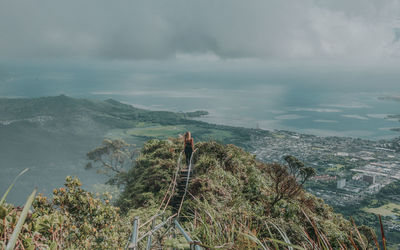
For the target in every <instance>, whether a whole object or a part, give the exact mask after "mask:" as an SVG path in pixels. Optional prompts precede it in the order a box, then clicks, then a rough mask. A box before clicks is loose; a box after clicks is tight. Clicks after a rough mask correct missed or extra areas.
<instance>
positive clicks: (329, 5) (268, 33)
mask: <svg viewBox="0 0 400 250" xmlns="http://www.w3.org/2000/svg"><path fill="white" fill-rule="evenodd" d="M399 7H400V3H399V0H381V1H375V0H354V1H345V0H318V1H317V0H301V1H294V0H292V1H281V0H253V1H241V0H219V1H215V0H204V1H191V0H185V1H184V0H170V1H151V0H149V1H106V0H87V1H78V0H70V1H52V0H38V1H34V2H33V1H29V0H20V1H12V0H5V1H1V3H0V34H1V39H0V54H1V55H2V56H3V57H7V58H43V57H44V58H65V57H67V58H70V57H88V58H100V59H106V60H109V59H134V60H137V59H165V58H175V57H176V56H178V57H185V55H189V57H190V56H191V55H206V58H211V59H213V58H222V59H234V58H260V59H263V60H264V59H287V58H300V59H302V58H328V59H332V58H347V57H352V58H354V57H356V58H388V57H396V56H398V55H399V54H400V47H399V46H400V45H399V41H398V38H397V37H396V31H395V29H396V28H399V27H398V26H399V25H398V24H397V23H396V20H398V17H399V16H398V15H399V13H396V10H398V9H399ZM185 58H187V56H186V57H185Z"/></svg>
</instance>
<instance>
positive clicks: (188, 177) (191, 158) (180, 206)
mask: <svg viewBox="0 0 400 250" xmlns="http://www.w3.org/2000/svg"><path fill="white" fill-rule="evenodd" d="M196 151H197V148H196V149H195V150H194V151H193V152H192V155H191V156H190V161H189V167H188V175H187V177H186V185H185V192H184V193H183V196H182V200H181V204H180V205H179V209H178V217H179V214H180V213H181V209H182V205H183V201H184V200H185V197H186V193H187V189H188V186H189V179H190V172H191V170H192V160H193V155H194V153H195V152H196Z"/></svg>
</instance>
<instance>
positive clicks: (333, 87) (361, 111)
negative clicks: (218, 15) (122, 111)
mask: <svg viewBox="0 0 400 250" xmlns="http://www.w3.org/2000/svg"><path fill="white" fill-rule="evenodd" d="M399 80H400V73H397V71H396V70H392V69H385V68H379V69H377V68H374V67H369V68H368V67H366V68H362V69H360V68H353V69H348V68H346V67H344V66H343V67H336V68H335V67H334V68H332V69H331V68H329V67H318V66H314V67H311V66H277V65H273V64H246V63H245V64H240V63H234V62H233V63H232V62H227V63H215V62H211V63H209V64H207V63H191V64H190V63H185V62H168V61H166V62H151V61H143V62H135V63H128V62H109V63H86V62H85V63H84V62H79V63H76V62H70V63H67V62H63V63H60V62H55V63H54V62H45V63H43V62H42V63H36V62H28V63H21V62H18V63H2V64H0V96H6V97H15V96H22V97H38V96H48V95H59V94H67V95H70V96H73V97H91V98H99V99H106V98H114V99H116V100H119V101H122V102H125V103H129V104H132V105H134V106H137V107H143V108H148V109H153V110H171V111H192V110H200V109H201V110H207V111H209V112H210V115H209V116H207V117H204V118H202V119H203V120H204V121H207V122H212V123H218V124H227V125H234V126H243V127H253V128H254V127H259V128H263V129H285V130H292V131H298V132H303V133H309V134H316V135H323V136H325V135H326V136H330V135H337V136H352V137H361V138H368V139H382V138H392V137H396V136H398V135H400V134H399V133H397V132H394V131H390V128H394V127H400V123H399V122H398V121H397V120H390V119H385V117H386V115H387V114H398V113H400V109H399V106H400V103H398V102H394V101H388V100H379V99H378V97H380V96H387V95H390V96H400V84H398V82H399Z"/></svg>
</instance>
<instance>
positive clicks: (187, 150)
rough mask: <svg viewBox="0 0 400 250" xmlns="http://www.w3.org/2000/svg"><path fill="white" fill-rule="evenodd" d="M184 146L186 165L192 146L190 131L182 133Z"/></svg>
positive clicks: (188, 162)
mask: <svg viewBox="0 0 400 250" xmlns="http://www.w3.org/2000/svg"><path fill="white" fill-rule="evenodd" d="M183 140H184V147H185V157H186V165H187V166H189V164H190V157H191V156H192V153H193V150H194V146H193V138H192V137H191V134H190V132H189V131H188V132H186V133H185V135H184V138H183Z"/></svg>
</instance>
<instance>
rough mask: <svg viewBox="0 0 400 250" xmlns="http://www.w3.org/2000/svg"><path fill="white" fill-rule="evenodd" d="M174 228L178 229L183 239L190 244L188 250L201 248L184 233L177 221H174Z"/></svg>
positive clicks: (199, 249)
mask: <svg viewBox="0 0 400 250" xmlns="http://www.w3.org/2000/svg"><path fill="white" fill-rule="evenodd" d="M174 223H175V226H176V227H177V228H178V230H179V231H180V232H181V234H182V235H183V237H185V239H186V241H187V242H188V243H189V244H190V249H195V250H201V247H200V246H199V245H197V243H196V242H195V241H193V240H192V238H190V235H189V234H188V233H186V231H185V230H184V229H183V227H182V226H181V224H179V222H178V221H177V220H174Z"/></svg>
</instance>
